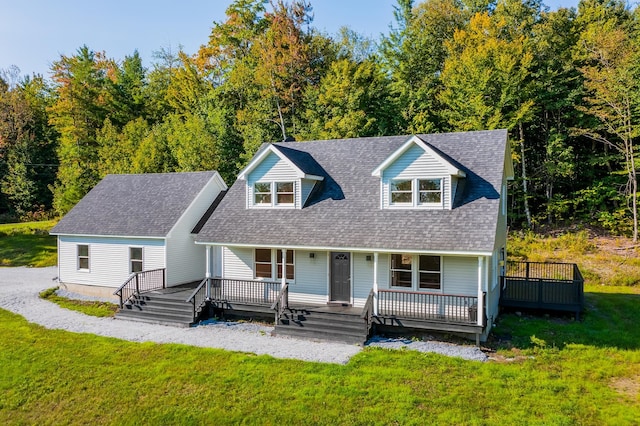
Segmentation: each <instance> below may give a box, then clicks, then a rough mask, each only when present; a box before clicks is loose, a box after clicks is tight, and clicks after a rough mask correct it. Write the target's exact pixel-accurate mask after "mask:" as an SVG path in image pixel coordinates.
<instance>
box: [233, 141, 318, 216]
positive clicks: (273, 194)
mask: <svg viewBox="0 0 640 426" xmlns="http://www.w3.org/2000/svg"><path fill="white" fill-rule="evenodd" d="M294 151H295V150H292V149H290V148H286V149H284V148H281V147H278V146H277V145H271V144H270V145H267V146H266V147H265V148H263V149H262V150H261V151H260V152H259V153H258V154H257V155H256V157H255V158H254V159H253V160H252V161H251V162H250V163H249V164H248V165H247V167H245V169H244V170H243V171H242V172H240V174H239V175H238V179H241V180H244V181H245V185H246V206H247V208H249V209H252V208H257V209H263V208H281V209H301V208H302V207H303V206H304V204H305V202H306V201H307V199H308V197H309V195H310V194H311V192H312V190H313V188H314V186H315V185H316V183H317V182H319V181H322V180H323V179H324V178H323V177H322V176H317V175H314V174H311V173H308V171H307V170H306V168H305V164H304V163H303V162H301V161H300V159H298V158H292V156H291V155H287V153H288V152H289V153H290V152H294ZM293 157H295V156H293Z"/></svg>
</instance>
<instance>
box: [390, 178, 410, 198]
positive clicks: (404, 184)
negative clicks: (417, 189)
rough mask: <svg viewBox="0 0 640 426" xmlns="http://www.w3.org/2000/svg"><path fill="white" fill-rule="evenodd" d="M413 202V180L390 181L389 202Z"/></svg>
mask: <svg viewBox="0 0 640 426" xmlns="http://www.w3.org/2000/svg"><path fill="white" fill-rule="evenodd" d="M398 203H402V204H411V203H413V181H411V180H394V181H392V182H391V204H398Z"/></svg>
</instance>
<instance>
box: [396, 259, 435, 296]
mask: <svg viewBox="0 0 640 426" xmlns="http://www.w3.org/2000/svg"><path fill="white" fill-rule="evenodd" d="M441 265H442V261H441V258H440V256H430V255H410V254H399V253H397V254H396V253H394V254H392V255H391V268H390V269H391V286H392V287H402V288H406V289H413V290H440V289H441V288H442V267H441Z"/></svg>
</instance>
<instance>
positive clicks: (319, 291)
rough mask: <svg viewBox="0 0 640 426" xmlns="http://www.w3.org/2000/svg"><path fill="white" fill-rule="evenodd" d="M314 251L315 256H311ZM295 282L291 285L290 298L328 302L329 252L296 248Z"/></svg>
mask: <svg viewBox="0 0 640 426" xmlns="http://www.w3.org/2000/svg"><path fill="white" fill-rule="evenodd" d="M309 253H313V254H314V257H313V258H311V257H309ZM295 268H296V270H295V278H296V280H295V283H294V284H291V285H290V286H289V296H290V300H291V301H294V302H299V303H327V300H328V295H327V293H328V275H327V253H326V252H321V251H306V250H296V252H295Z"/></svg>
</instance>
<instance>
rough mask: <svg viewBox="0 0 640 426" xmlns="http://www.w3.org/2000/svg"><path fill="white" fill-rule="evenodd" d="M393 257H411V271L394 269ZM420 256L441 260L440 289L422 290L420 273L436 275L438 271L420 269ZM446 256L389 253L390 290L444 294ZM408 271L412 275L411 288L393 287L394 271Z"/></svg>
mask: <svg viewBox="0 0 640 426" xmlns="http://www.w3.org/2000/svg"><path fill="white" fill-rule="evenodd" d="M393 255H400V256H411V269H410V270H406V269H398V268H393V269H392V264H393V263H392V260H391V259H392V257H393ZM420 256H432V257H439V258H440V271H438V273H439V274H440V287H439V288H421V287H420V273H421V272H428V273H436V271H427V270H425V271H423V270H421V269H420ZM443 259H444V256H439V255H435V254H428V253H401V252H395V253H389V288H390V289H392V290H405V291H416V292H422V293H443V289H444V271H443V269H444V261H443ZM396 270H397V271H405V272H406V271H408V272H410V273H411V287H402V286H395V285H393V272H394V271H396Z"/></svg>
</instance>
